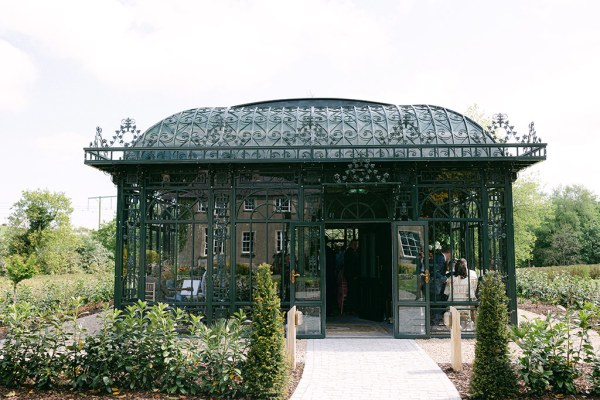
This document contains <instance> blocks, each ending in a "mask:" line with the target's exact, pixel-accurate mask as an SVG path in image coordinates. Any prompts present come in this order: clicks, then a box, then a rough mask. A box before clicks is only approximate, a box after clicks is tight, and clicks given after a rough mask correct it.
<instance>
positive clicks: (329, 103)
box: [231, 97, 393, 108]
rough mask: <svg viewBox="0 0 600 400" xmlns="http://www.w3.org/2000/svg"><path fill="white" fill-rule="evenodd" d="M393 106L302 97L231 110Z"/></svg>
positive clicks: (243, 106)
mask: <svg viewBox="0 0 600 400" xmlns="http://www.w3.org/2000/svg"><path fill="white" fill-rule="evenodd" d="M373 105H379V106H393V104H390V103H381V102H378V101H370V100H359V99H344V98H335V97H318V98H315V97H303V98H292V99H280V100H266V101H257V102H252V103H245V104H238V105H235V106H231V108H253V107H261V108H262V107H365V106H373Z"/></svg>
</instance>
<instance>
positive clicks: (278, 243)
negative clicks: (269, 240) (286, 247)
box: [275, 231, 285, 253]
mask: <svg viewBox="0 0 600 400" xmlns="http://www.w3.org/2000/svg"><path fill="white" fill-rule="evenodd" d="M284 238H285V236H284V231H275V252H276V253H281V252H283V243H284Z"/></svg>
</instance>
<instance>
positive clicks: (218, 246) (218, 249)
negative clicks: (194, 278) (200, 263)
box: [204, 228, 225, 257]
mask: <svg viewBox="0 0 600 400" xmlns="http://www.w3.org/2000/svg"><path fill="white" fill-rule="evenodd" d="M207 245H208V228H204V257H207V256H208V246H207ZM224 247H225V244H224V243H219V242H217V240H216V239H215V238H214V236H213V255H216V254H224V252H223V249H224Z"/></svg>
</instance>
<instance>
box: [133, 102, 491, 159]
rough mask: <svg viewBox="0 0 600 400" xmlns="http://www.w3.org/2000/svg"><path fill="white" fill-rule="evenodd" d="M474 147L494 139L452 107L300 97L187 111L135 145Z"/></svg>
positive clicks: (147, 132)
mask: <svg viewBox="0 0 600 400" xmlns="http://www.w3.org/2000/svg"><path fill="white" fill-rule="evenodd" d="M472 143H476V144H481V143H494V140H493V139H492V138H491V137H490V136H489V135H488V134H487V133H486V132H484V130H483V129H482V128H481V126H479V125H478V124H477V123H475V122H473V121H472V120H470V119H469V118H467V117H465V116H463V115H461V114H459V113H457V112H454V111H451V110H448V109H446V108H442V107H437V106H430V105H414V106H395V105H390V104H381V103H373V102H365V101H359V100H341V99H297V100H278V101H271V102H263V103H253V104H244V105H240V106H234V107H214V108H194V109H191V110H186V111H182V112H179V113H177V114H174V115H172V116H170V117H168V118H165V119H163V120H162V121H160V122H158V123H156V124H155V125H154V126H152V127H151V128H150V129H148V130H147V131H146V132H144V133H143V134H142V135H141V136H140V137H139V138H138V140H137V141H136V142H135V143H132V146H133V147H171V146H175V147H185V148H195V147H206V146H209V147H220V148H228V147H236V146H244V147H272V146H285V147H288V148H296V147H301V148H303V147H306V146H310V147H313V148H315V147H316V148H318V147H329V146H361V147H362V146H367V147H369V146H375V147H377V146H382V145H384V146H386V145H394V144H403V145H406V144H413V145H420V144H427V145H437V144H443V145H448V144H472Z"/></svg>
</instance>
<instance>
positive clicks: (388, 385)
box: [291, 338, 460, 400]
mask: <svg viewBox="0 0 600 400" xmlns="http://www.w3.org/2000/svg"><path fill="white" fill-rule="evenodd" d="M291 399H292V400H313V399H314V400H327V399H336V400H338V399H361V400H364V399H373V400H379V399H407V400H408V399H410V400H442V399H443V400H450V399H457V400H459V399H460V395H459V394H458V391H457V390H456V388H455V387H454V385H453V384H452V382H450V380H449V379H448V377H447V376H446V374H444V373H443V372H442V370H441V369H440V368H439V366H438V365H437V364H436V363H435V362H434V361H433V360H432V359H431V358H430V357H429V356H428V355H427V353H425V351H423V350H422V349H421V348H420V347H419V346H417V344H416V343H415V341H414V340H409V339H391V338H386V339H369V338H366V339H355V338H348V339H331V338H328V339H316V340H308V341H307V347H306V356H305V365H304V373H303V375H302V379H301V380H300V383H299V384H298V387H297V388H296V391H295V392H294V395H293V396H292V398H291Z"/></svg>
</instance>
